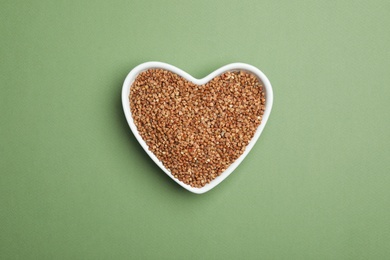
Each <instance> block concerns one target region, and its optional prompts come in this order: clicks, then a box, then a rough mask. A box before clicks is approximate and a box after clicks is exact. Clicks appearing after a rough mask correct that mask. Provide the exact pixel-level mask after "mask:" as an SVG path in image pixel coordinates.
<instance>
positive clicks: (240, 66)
mask: <svg viewBox="0 0 390 260" xmlns="http://www.w3.org/2000/svg"><path fill="white" fill-rule="evenodd" d="M148 69H164V70H169V71H171V72H173V73H176V74H178V75H179V76H181V77H183V78H184V79H186V80H188V81H190V82H192V83H194V84H197V85H203V84H206V83H207V82H209V81H210V80H212V79H213V78H215V77H217V76H218V75H220V74H222V73H224V72H227V71H246V72H249V73H252V74H253V75H255V76H256V77H257V78H258V79H259V80H260V81H261V82H262V83H263V87H264V92H265V98H266V105H265V111H264V114H263V118H262V121H261V124H260V125H259V126H258V128H257V130H256V132H255V134H254V136H253V138H252V140H251V141H250V142H249V144H248V145H247V146H246V148H245V151H244V153H243V154H242V155H241V156H240V157H239V158H238V159H237V160H236V161H234V162H233V163H232V164H231V165H230V166H229V167H228V168H227V169H226V170H225V171H224V172H222V173H221V175H219V176H218V177H217V178H215V179H214V180H212V181H211V182H210V183H208V184H206V185H205V186H203V187H202V188H195V187H191V186H190V185H188V184H185V183H183V182H181V181H179V180H178V179H176V178H174V177H173V175H172V174H171V172H170V171H169V170H168V169H167V168H165V167H164V165H163V164H162V162H161V161H160V160H159V159H158V158H157V157H156V156H155V155H154V154H153V153H152V152H151V151H149V148H148V145H147V144H146V143H145V141H144V140H143V139H142V137H141V135H140V134H139V133H138V130H137V127H136V125H135V124H134V121H133V117H132V115H131V110H130V102H129V95H130V88H131V85H132V84H133V82H134V80H135V79H136V77H137V76H138V74H140V73H141V72H142V71H145V70H148ZM272 103H273V92H272V86H271V83H270V82H269V80H268V78H267V77H266V76H265V75H264V73H263V72H261V71H260V70H259V69H258V68H256V67H254V66H251V65H248V64H245V63H231V64H228V65H226V66H223V67H221V68H219V69H217V70H216V71H214V72H212V73H211V74H209V75H208V76H206V77H204V78H202V79H196V78H194V77H192V76H191V75H190V74H188V73H186V72H184V71H183V70H181V69H179V68H176V67H175V66H172V65H170V64H167V63H163V62H145V63H142V64H140V65H138V66H137V67H135V68H134V69H132V70H131V71H130V73H129V74H128V75H127V77H126V79H125V81H124V83H123V87H122V105H123V111H124V113H125V116H126V120H127V122H128V124H129V126H130V129H131V131H132V132H133V134H134V136H135V138H137V140H138V142H139V143H140V145H141V146H142V148H144V150H145V152H146V153H147V154H148V155H149V156H150V158H152V160H153V161H154V162H155V163H156V164H157V165H158V166H159V167H160V168H161V169H162V170H163V171H164V172H165V173H166V174H167V175H168V176H169V177H171V178H172V179H173V180H174V181H175V182H177V183H178V184H179V185H180V186H182V187H183V188H185V189H187V190H188V191H190V192H193V193H196V194H202V193H205V192H207V191H209V190H211V189H212V188H214V187H215V186H217V185H218V184H219V183H221V182H222V181H223V180H224V179H226V178H227V177H228V176H229V175H230V174H231V173H232V172H233V171H234V169H236V168H237V166H238V165H239V164H240V163H241V162H242V160H244V158H245V157H246V156H247V155H248V153H249V152H250V150H251V149H252V147H253V146H254V145H255V143H256V141H257V139H258V138H259V137H260V135H261V132H262V131H263V129H264V127H265V125H266V123H267V120H268V117H269V115H270V113H271V108H272Z"/></svg>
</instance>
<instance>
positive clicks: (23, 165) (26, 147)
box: [0, 0, 390, 259]
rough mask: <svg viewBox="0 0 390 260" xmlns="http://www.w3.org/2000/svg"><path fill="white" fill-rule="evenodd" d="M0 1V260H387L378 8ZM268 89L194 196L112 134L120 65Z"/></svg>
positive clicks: (384, 75) (385, 64)
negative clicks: (254, 133)
mask: <svg viewBox="0 0 390 260" xmlns="http://www.w3.org/2000/svg"><path fill="white" fill-rule="evenodd" d="M294 2H295V1H283V2H282V1H267V2H265V1H218V2H217V1H154V2H151V1H88V2H87V1H8V0H6V1H5V0H1V1H0V47H1V49H0V84H1V85H0V87H1V92H0V117H1V121H0V173H1V174H0V259H389V258H390V162H389V161H390V119H389V110H390V105H389V104H390V101H389V97H390V87H389V85H390V73H389V68H390V47H389V45H390V31H389V26H390V2H389V1H386V0H383V1H299V3H294ZM151 60H157V61H163V62H167V63H170V64H173V65H175V66H177V67H179V68H181V69H183V70H185V71H187V72H188V73H190V74H192V75H193V76H195V77H198V78H201V77H204V76H206V75H207V74H208V73H210V72H212V71H213V70H215V69H217V68H219V67H220V66H223V65H226V64H228V63H231V62H237V61H240V62H246V63H249V64H252V65H254V66H257V67H258V68H260V69H261V70H262V71H263V72H264V73H265V74H266V75H267V76H268V77H269V79H270V81H271V83H272V85H273V88H274V94H275V99H274V108H273V111H272V113H271V116H270V120H269V121H268V124H267V126H266V128H265V130H264V132H263V134H262V136H261V138H260V139H259V141H258V143H257V144H256V146H255V147H254V148H253V150H252V151H251V153H250V154H249V155H248V157H247V158H246V159H245V160H244V161H243V163H242V164H241V165H240V166H239V167H238V168H237V169H236V171H235V172H234V173H233V174H232V175H231V176H230V177H229V178H228V179H226V180H225V181H224V182H223V183H221V185H219V186H217V187H216V188H215V189H213V190H212V191H210V192H208V193H206V194H204V195H195V194H192V193H189V192H188V191H186V190H184V189H183V188H181V187H180V186H179V185H177V184H176V183H174V182H173V181H172V180H171V179H170V178H169V177H168V176H166V175H165V173H163V172H162V171H161V170H160V169H159V168H158V167H157V166H156V165H154V163H153V162H152V160H151V159H150V158H148V156H147V154H146V153H145V152H144V151H143V150H142V148H141V146H140V145H139V144H138V143H137V141H136V140H135V138H134V136H133V135H132V133H131V132H130V129H129V127H128V125H127V123H126V121H125V118H124V115H123V112H122V106H121V101H120V92H121V87H122V83H123V80H124V78H125V76H126V75H127V73H128V72H129V71H130V70H131V69H132V68H133V67H135V66H136V65H138V64H140V63H142V62H146V61H151Z"/></svg>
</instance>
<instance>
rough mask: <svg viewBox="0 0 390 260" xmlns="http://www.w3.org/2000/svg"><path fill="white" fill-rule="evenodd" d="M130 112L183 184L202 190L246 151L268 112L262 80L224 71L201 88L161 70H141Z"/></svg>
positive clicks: (134, 87)
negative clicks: (266, 111)
mask: <svg viewBox="0 0 390 260" xmlns="http://www.w3.org/2000/svg"><path fill="white" fill-rule="evenodd" d="M129 101H130V109H131V114H132V117H133V120H134V123H135V125H136V127H137V129H138V132H139V134H140V135H141V137H142V138H143V140H144V141H145V142H146V144H147V145H148V147H149V150H150V151H151V152H153V153H154V154H155V155H156V157H157V158H158V159H159V160H160V161H161V162H162V163H163V165H164V166H165V168H167V169H168V170H169V171H170V172H171V174H172V175H173V176H174V177H175V178H177V179H179V180H180V181H182V182H184V183H186V184H189V185H191V186H192V187H197V188H201V187H203V186H204V185H206V184H207V183H209V182H210V181H212V180H213V179H215V178H216V177H218V176H219V175H220V174H221V173H222V172H223V171H224V170H226V168H227V167H229V166H230V165H231V164H232V163H233V162H234V161H235V160H236V159H237V158H238V157H239V156H240V155H241V154H242V153H243V152H244V151H245V147H246V146H247V145H248V143H249V142H250V140H251V139H252V137H253V135H254V134H255V132H256V130H257V127H258V126H259V125H260V123H261V120H262V116H263V114H264V110H265V93H264V90H263V84H262V82H261V81H259V79H258V78H257V77H256V76H255V75H253V74H251V73H249V72H246V71H234V72H225V73H223V74H221V75H219V76H217V77H215V78H214V79H212V80H211V81H209V82H208V83H207V84H205V85H197V84H194V83H192V82H189V81H187V80H186V79H184V78H182V77H181V76H179V75H177V74H175V73H173V72H171V71H168V70H163V69H149V70H146V71H143V72H141V73H140V74H139V75H138V76H137V78H136V79H135V81H134V83H133V84H132V85H131V88H130V96H129Z"/></svg>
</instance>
